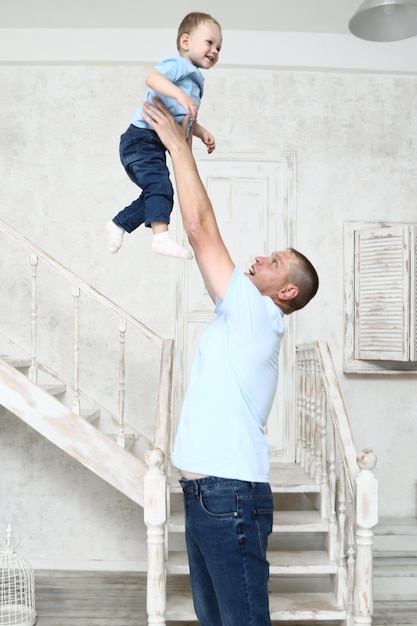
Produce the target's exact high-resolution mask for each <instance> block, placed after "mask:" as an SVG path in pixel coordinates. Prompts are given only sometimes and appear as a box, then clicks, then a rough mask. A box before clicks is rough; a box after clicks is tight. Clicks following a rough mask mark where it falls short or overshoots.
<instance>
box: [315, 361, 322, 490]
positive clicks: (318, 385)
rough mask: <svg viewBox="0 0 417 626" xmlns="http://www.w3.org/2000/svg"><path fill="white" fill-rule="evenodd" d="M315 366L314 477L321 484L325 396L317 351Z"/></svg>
mask: <svg viewBox="0 0 417 626" xmlns="http://www.w3.org/2000/svg"><path fill="white" fill-rule="evenodd" d="M315 366H316V367H315V386H314V389H315V391H314V393H315V396H316V426H315V434H314V439H315V443H314V449H315V451H316V457H315V468H314V476H313V478H314V479H315V481H316V484H317V485H319V484H320V482H321V457H322V454H323V450H322V439H321V429H322V413H323V406H322V400H323V398H322V380H321V373H320V364H319V362H318V359H317V352H316V359H315Z"/></svg>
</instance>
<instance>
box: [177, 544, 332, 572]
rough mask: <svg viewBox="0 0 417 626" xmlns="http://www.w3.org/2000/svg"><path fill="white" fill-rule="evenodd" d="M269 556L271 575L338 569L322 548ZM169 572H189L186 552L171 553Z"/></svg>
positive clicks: (270, 554) (277, 552)
mask: <svg viewBox="0 0 417 626" xmlns="http://www.w3.org/2000/svg"><path fill="white" fill-rule="evenodd" d="M267 558H268V561H269V571H270V574H271V576H295V575H298V576H304V575H311V576H313V575H314V576H319V575H321V574H335V573H336V571H337V566H336V563H332V562H331V561H330V560H329V556H328V554H327V552H325V551H322V550H308V551H302V550H299V551H281V550H280V551H275V552H268V554H267ZM167 574H168V575H170V576H173V575H177V576H178V575H182V576H184V575H187V574H189V567H188V559H187V553H186V552H184V551H178V552H170V553H169V556H168V561H167Z"/></svg>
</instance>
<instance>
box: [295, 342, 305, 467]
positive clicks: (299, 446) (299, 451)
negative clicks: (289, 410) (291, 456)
mask: <svg viewBox="0 0 417 626" xmlns="http://www.w3.org/2000/svg"><path fill="white" fill-rule="evenodd" d="M297 373H298V381H297V388H298V394H297V409H298V411H297V412H298V423H297V446H296V450H295V462H296V463H301V456H302V423H303V402H304V398H303V361H302V359H301V354H300V352H297Z"/></svg>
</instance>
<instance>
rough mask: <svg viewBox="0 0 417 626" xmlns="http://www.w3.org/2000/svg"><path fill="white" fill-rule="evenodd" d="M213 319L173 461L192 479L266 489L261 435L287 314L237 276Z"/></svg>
mask: <svg viewBox="0 0 417 626" xmlns="http://www.w3.org/2000/svg"><path fill="white" fill-rule="evenodd" d="M215 313H216V317H215V319H214V320H213V321H212V323H211V324H210V326H209V327H208V328H207V330H206V331H205V332H204V333H203V334H202V336H201V338H200V340H199V344H198V348H197V354H196V357H195V360H194V364H193V367H192V370H191V375H190V381H189V386H188V390H187V393H186V396H185V400H184V405H183V409H182V413H181V419H180V424H179V427H178V431H177V435H176V439H175V445H174V450H173V454H172V461H173V463H174V465H175V466H176V467H177V468H179V469H181V470H184V471H188V472H193V473H197V474H207V475H210V476H220V477H223V478H234V479H238V480H246V481H252V482H268V480H269V446H268V443H267V441H266V439H265V435H264V427H265V424H266V420H267V418H268V415H269V412H270V410H271V407H272V402H273V399H274V396H275V392H276V386H277V382H278V356H279V349H280V344H281V338H282V335H283V332H284V319H283V318H284V314H283V312H282V311H281V310H280V309H279V308H278V307H277V306H276V305H275V304H274V303H273V301H272V299H271V298H269V297H267V296H262V294H261V293H260V292H259V291H258V289H257V288H256V287H255V285H253V283H252V282H251V281H250V279H249V278H248V277H247V276H245V275H244V274H243V273H242V272H241V271H240V270H238V269H235V270H234V273H233V276H232V278H231V281H230V284H229V286H228V289H227V293H226V296H225V298H224V300H223V302H220V301H219V300H218V301H217V302H216V310H215Z"/></svg>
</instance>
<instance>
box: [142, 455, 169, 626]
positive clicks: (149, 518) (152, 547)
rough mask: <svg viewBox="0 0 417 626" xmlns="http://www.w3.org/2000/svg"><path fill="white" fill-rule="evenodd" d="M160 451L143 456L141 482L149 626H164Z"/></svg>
mask: <svg viewBox="0 0 417 626" xmlns="http://www.w3.org/2000/svg"><path fill="white" fill-rule="evenodd" d="M164 457H165V455H164V454H163V452H162V450H160V449H159V448H154V449H151V450H148V451H147V452H146V457H145V459H146V463H147V465H148V468H149V469H148V471H147V473H146V476H145V480H144V491H145V507H144V520H145V524H146V526H147V529H148V530H147V536H148V574H147V591H146V593H147V595H146V609H147V612H148V626H158V624H159V625H160V624H164V625H165V613H166V573H165V524H166V519H167V507H166V474H165V472H164V471H163V465H164V460H165V459H164Z"/></svg>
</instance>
